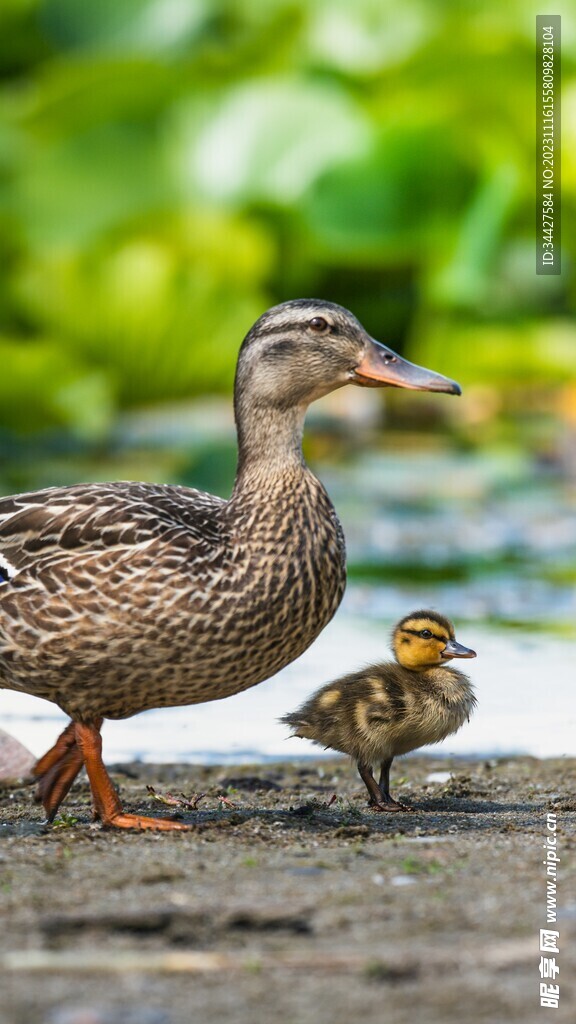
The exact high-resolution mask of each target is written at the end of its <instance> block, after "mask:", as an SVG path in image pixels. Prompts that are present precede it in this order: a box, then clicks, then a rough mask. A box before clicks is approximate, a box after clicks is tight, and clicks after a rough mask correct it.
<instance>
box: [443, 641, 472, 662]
mask: <svg viewBox="0 0 576 1024" xmlns="http://www.w3.org/2000/svg"><path fill="white" fill-rule="evenodd" d="M442 657H443V658H444V659H445V660H448V658H475V657H476V651H472V650H471V649H470V648H469V647H463V646H462V644H459V643H458V642H457V641H456V640H449V641H448V643H447V644H446V647H445V648H444V650H443V651H442Z"/></svg>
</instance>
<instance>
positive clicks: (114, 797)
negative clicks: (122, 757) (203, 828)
mask: <svg viewBox="0 0 576 1024" xmlns="http://www.w3.org/2000/svg"><path fill="white" fill-rule="evenodd" d="M74 737H75V741H76V744H77V746H78V749H79V751H80V753H81V756H82V760H83V762H84V765H85V766H86V771H87V773H88V778H89V780H90V788H91V790H92V797H93V800H94V809H95V811H96V814H97V816H98V817H99V818H100V821H101V822H102V824H103V825H111V826H113V827H114V828H135V829H154V830H156V831H162V832H174V831H175V832H188V831H189V830H190V825H184V824H182V823H181V822H179V821H170V820H167V819H165V818H146V817H144V816H143V815H141V814H125V813H124V810H123V808H122V803H121V801H120V797H119V796H118V793H117V792H116V790H115V789H114V786H113V785H112V780H111V778H110V776H109V775H108V772H107V771H106V768H105V767H104V762H103V760H102V737H101V736H100V731H99V726H97V725H82V724H81V723H80V722H75V723H74Z"/></svg>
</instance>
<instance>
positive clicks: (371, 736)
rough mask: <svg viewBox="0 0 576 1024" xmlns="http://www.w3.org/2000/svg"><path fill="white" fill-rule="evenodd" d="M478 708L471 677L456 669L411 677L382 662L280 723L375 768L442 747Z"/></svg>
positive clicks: (326, 691) (325, 691) (326, 689)
mask: <svg viewBox="0 0 576 1024" xmlns="http://www.w3.org/2000/svg"><path fill="white" fill-rule="evenodd" d="M475 704H476V698H475V696H474V692H473V689H472V686H471V684H470V681H469V680H468V677H467V676H465V675H464V673H463V672H459V671H458V670H457V669H454V668H449V667H447V666H441V667H438V668H431V669H428V670H427V671H426V672H413V671H409V670H407V669H404V668H402V666H400V665H397V664H395V663H393V662H384V663H382V664H380V665H373V666H370V668H367V669H364V670H362V671H359V672H354V673H352V674H350V675H346V676H343V677H342V678H341V679H337V680H336V681H335V682H332V683H328V684H327V685H326V686H323V687H322V688H321V689H320V690H318V691H317V692H316V693H315V694H313V695H312V697H310V698H309V700H307V701H306V702H305V703H304V704H303V705H302V706H301V707H300V708H298V709H297V710H296V711H294V712H292V713H290V714H287V715H284V716H283V718H282V719H281V721H282V722H283V723H284V724H286V725H288V726H290V727H291V729H292V730H293V735H295V736H301V737H304V738H306V739H310V740H312V741H313V742H314V743H318V744H319V745H321V746H323V747H329V748H331V749H333V750H339V751H341V752H342V753H344V754H349V755H350V756H352V757H354V758H355V759H356V760H359V761H364V762H367V763H369V764H373V765H375V764H377V763H380V762H382V761H385V760H387V759H388V758H392V757H396V756H397V755H399V754H406V753H408V751H410V750H416V749H417V748H418V747H421V746H426V745H428V744H430V743H439V742H440V741H441V740H443V739H445V738H446V736H449V735H450V734H451V733H454V732H456V731H457V730H458V729H459V728H460V727H461V726H462V725H463V724H464V722H465V721H467V720H468V719H469V717H470V715H471V713H472V711H473V709H474V706H475Z"/></svg>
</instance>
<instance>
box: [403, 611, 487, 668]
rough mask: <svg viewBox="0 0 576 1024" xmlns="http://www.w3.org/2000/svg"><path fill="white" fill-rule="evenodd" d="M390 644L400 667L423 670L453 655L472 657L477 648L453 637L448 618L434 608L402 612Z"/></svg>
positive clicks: (452, 629)
mask: <svg viewBox="0 0 576 1024" xmlns="http://www.w3.org/2000/svg"><path fill="white" fill-rule="evenodd" d="M392 647H393V649H394V655H395V657H396V660H397V661H398V662H399V664H400V665H402V666H403V668H408V669H412V670H413V671H423V670H425V669H427V668H433V667H435V666H436V665H441V664H442V663H443V662H445V661H450V660H451V659H452V658H475V657H476V651H472V650H470V648H469V647H463V646H462V644H459V643H458V641H457V640H456V637H455V634H454V626H453V625H452V623H451V622H450V619H446V618H445V617H444V616H443V615H440V614H439V613H438V612H433V611H417V612H411V613H410V614H409V615H405V616H404V618H403V619H401V620H400V622H399V623H397V625H396V626H395V627H394V632H393V634H392Z"/></svg>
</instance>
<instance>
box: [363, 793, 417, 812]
mask: <svg viewBox="0 0 576 1024" xmlns="http://www.w3.org/2000/svg"><path fill="white" fill-rule="evenodd" d="M370 810H371V811H388V812H389V813H390V812H394V811H412V810H414V808H413V807H408V806H407V804H401V803H399V801H398V800H394V799H393V798H392V797H391V796H390V794H389V793H388V795H387V796H384V797H383V798H382V799H380V800H378V801H374V802H372V801H370Z"/></svg>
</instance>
